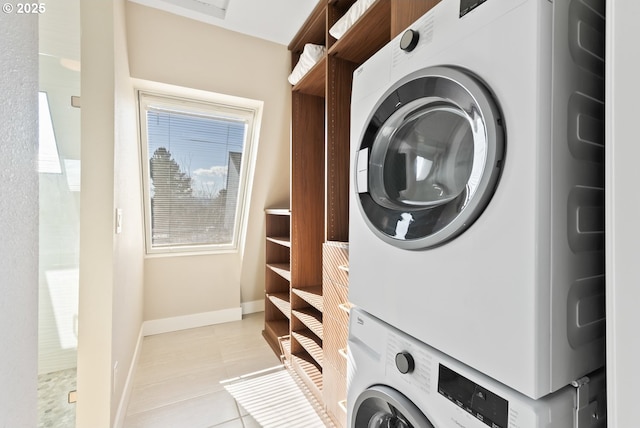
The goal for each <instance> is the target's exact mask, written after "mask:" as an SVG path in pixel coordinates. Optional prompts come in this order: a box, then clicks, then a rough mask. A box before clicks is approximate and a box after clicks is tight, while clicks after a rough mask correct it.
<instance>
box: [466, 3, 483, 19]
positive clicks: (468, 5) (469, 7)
mask: <svg viewBox="0 0 640 428" xmlns="http://www.w3.org/2000/svg"><path fill="white" fill-rule="evenodd" d="M486 1H487V0H460V18H462V17H463V16H465V15H466V14H467V13H469V12H471V11H472V10H473V9H475V8H476V7H478V6H480V5H481V4H482V3H484V2H486Z"/></svg>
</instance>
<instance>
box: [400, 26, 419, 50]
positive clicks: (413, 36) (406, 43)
mask: <svg viewBox="0 0 640 428" xmlns="http://www.w3.org/2000/svg"><path fill="white" fill-rule="evenodd" d="M419 39H420V33H418V32H417V31H415V30H412V29H408V30H407V31H405V32H404V34H403V35H402V37H401V38H400V49H402V50H403V51H405V52H411V51H412V50H413V49H415V47H416V46H417V45H418V40H419Z"/></svg>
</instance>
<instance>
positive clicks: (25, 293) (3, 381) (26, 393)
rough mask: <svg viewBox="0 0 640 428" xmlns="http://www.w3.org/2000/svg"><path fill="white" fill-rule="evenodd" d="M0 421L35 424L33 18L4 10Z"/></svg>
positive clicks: (0, 18) (0, 40)
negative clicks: (7, 12) (6, 12)
mask: <svg viewBox="0 0 640 428" xmlns="http://www.w3.org/2000/svg"><path fill="white" fill-rule="evenodd" d="M0 28H2V37H0V94H2V98H1V101H0V130H2V134H1V137H0V138H1V140H0V154H1V155H0V195H1V197H0V236H1V237H2V238H1V243H0V361H2V367H1V368H0V427H16V428H20V427H29V428H31V427H35V426H37V369H38V363H37V357H38V356H37V352H38V350H37V337H38V323H37V313H38V291H37V290H38V175H37V172H36V159H37V144H38V127H37V123H38V110H37V108H38V18H37V16H36V15H32V16H31V15H23V16H18V15H16V14H5V13H3V14H1V15H0Z"/></svg>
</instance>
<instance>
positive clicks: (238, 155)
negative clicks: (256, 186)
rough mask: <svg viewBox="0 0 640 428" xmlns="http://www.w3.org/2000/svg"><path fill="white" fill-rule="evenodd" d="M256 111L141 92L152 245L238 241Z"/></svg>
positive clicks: (218, 246)
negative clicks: (247, 158) (248, 156)
mask: <svg viewBox="0 0 640 428" xmlns="http://www.w3.org/2000/svg"><path fill="white" fill-rule="evenodd" d="M254 114H255V112H254V111H253V110H251V109H242V108H237V107H230V106H226V105H217V104H211V103H201V102H196V101H189V100H183V99H173V98H164V97H160V96H157V95H151V94H146V93H140V123H141V136H142V143H143V152H144V153H145V156H143V159H144V162H145V165H143V170H144V172H145V180H144V181H145V199H146V200H145V203H146V204H145V206H146V213H145V217H146V230H147V252H148V253H158V252H173V251H200V250H205V251H212V250H229V249H235V248H236V247H237V242H238V233H239V226H240V219H241V217H242V208H243V206H244V195H245V194H246V176H247V171H246V169H247V167H246V166H247V165H249V164H251V163H249V162H247V160H246V159H245V158H246V157H247V155H250V154H251V150H250V149H249V147H250V143H251V140H252V138H251V136H252V133H253V118H254Z"/></svg>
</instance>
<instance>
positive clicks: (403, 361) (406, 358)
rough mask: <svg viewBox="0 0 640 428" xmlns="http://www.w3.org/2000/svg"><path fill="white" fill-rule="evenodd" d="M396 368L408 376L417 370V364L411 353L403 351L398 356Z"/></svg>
mask: <svg viewBox="0 0 640 428" xmlns="http://www.w3.org/2000/svg"><path fill="white" fill-rule="evenodd" d="M396 367H397V368H398V370H399V371H400V373H402V374H407V373H411V372H412V371H413V370H414V369H415V368H416V363H415V361H413V357H412V356H411V354H410V353H408V352H407V351H402V352H399V353H397V354H396Z"/></svg>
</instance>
